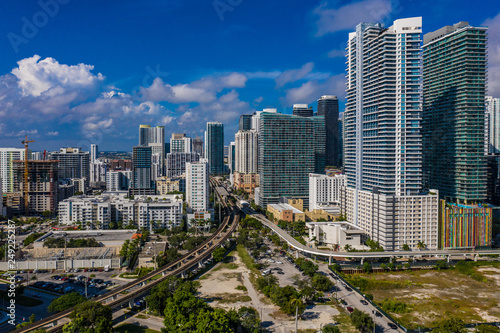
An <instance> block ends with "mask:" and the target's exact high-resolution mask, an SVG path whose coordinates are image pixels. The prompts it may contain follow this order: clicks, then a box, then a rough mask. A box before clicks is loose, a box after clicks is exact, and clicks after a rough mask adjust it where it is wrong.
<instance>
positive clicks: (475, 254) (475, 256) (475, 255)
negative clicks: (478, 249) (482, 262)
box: [474, 253, 478, 261]
mask: <svg viewBox="0 0 500 333" xmlns="http://www.w3.org/2000/svg"><path fill="white" fill-rule="evenodd" d="M477 257H478V255H477V253H474V261H477Z"/></svg>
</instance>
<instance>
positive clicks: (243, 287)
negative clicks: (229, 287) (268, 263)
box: [236, 286, 248, 291]
mask: <svg viewBox="0 0 500 333" xmlns="http://www.w3.org/2000/svg"><path fill="white" fill-rule="evenodd" d="M236 290H242V291H248V289H247V287H245V286H238V287H236Z"/></svg>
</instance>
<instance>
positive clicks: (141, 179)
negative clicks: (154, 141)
mask: <svg viewBox="0 0 500 333" xmlns="http://www.w3.org/2000/svg"><path fill="white" fill-rule="evenodd" d="M151 164H152V163H151V147H149V146H135V147H134V148H133V153H132V174H133V183H132V188H133V189H134V190H153V193H146V192H144V194H154V185H153V184H154V182H153V181H152V180H151ZM133 193H134V194H143V193H142V192H141V191H133Z"/></svg>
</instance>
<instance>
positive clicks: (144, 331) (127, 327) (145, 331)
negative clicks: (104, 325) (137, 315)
mask: <svg viewBox="0 0 500 333" xmlns="http://www.w3.org/2000/svg"><path fill="white" fill-rule="evenodd" d="M115 332H116V333H125V332H128V333H160V331H157V330H152V329H150V328H145V327H141V326H137V325H134V324H122V325H120V326H117V327H115Z"/></svg>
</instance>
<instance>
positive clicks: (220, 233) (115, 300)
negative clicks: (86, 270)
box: [11, 177, 239, 333]
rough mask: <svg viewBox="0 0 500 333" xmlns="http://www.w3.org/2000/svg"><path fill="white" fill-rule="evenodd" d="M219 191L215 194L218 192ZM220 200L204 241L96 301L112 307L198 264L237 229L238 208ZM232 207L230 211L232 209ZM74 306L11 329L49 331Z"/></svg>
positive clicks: (59, 326) (58, 327) (213, 182)
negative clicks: (219, 217) (220, 214)
mask: <svg viewBox="0 0 500 333" xmlns="http://www.w3.org/2000/svg"><path fill="white" fill-rule="evenodd" d="M210 184H211V185H212V187H213V188H214V193H215V192H216V191H215V187H217V186H219V183H218V182H217V180H216V179H215V178H213V177H210ZM217 195H218V194H217ZM219 199H220V200H219V201H220V204H221V205H222V206H223V209H224V211H225V213H226V215H228V216H226V217H225V218H224V219H223V221H222V223H221V225H220V226H219V227H218V228H217V230H216V231H215V232H214V233H213V234H212V235H211V236H210V237H209V238H208V239H206V240H205V241H204V242H203V243H201V244H200V245H199V246H197V247H196V248H195V249H193V250H191V251H189V252H188V253H186V254H185V255H183V256H182V257H180V258H179V259H177V260H175V261H173V262H171V263H169V264H167V265H165V266H163V267H161V268H159V269H157V270H155V271H152V272H150V273H148V274H146V275H145V276H143V277H142V278H138V279H136V280H135V281H133V282H130V283H127V284H126V285H123V286H120V287H117V288H114V289H112V290H110V291H109V292H108V293H106V294H104V295H101V296H99V297H97V298H95V299H93V301H95V302H101V303H102V304H103V305H106V306H109V307H111V308H115V307H117V306H118V305H120V304H123V303H126V302H129V301H131V300H134V299H135V298H137V297H139V296H141V295H143V294H144V293H146V292H147V291H149V290H150V289H151V288H153V287H154V286H156V285H158V284H159V283H161V282H163V281H165V280H166V279H167V278H168V277H171V276H177V275H180V274H182V273H183V272H185V271H186V270H188V269H190V268H191V267H193V266H194V265H196V264H198V263H199V262H200V261H202V260H203V259H204V258H206V257H207V256H209V255H210V254H211V253H212V252H213V251H214V250H215V249H216V248H217V247H219V246H221V245H222V244H224V243H225V242H226V241H227V239H228V238H229V237H230V236H231V235H232V233H233V232H234V230H235V229H236V227H237V225H238V223H239V214H238V212H239V208H238V207H237V206H238V205H237V206H236V207H235V206H233V205H232V204H231V203H230V202H229V203H228V202H226V200H225V199H223V198H222V197H220V196H219ZM231 209H232V210H233V211H231ZM227 227H229V229H228V230H227V231H226V230H225V229H226V228H227ZM158 274H161V275H162V276H161V277H159V278H158V279H155V280H151V279H152V278H153V277H155V276H157V275H158ZM136 286H139V288H138V289H136V290H134V291H132V292H129V293H126V294H124V293H123V292H125V291H127V290H129V289H131V288H134V287H136ZM73 310H74V307H73V308H70V309H67V310H64V311H61V312H58V313H56V314H54V315H52V316H49V317H46V318H44V319H42V320H39V321H36V322H34V323H33V324H30V325H28V326H25V327H22V328H18V329H15V330H13V331H11V332H12V333H25V332H30V331H33V330H36V329H40V328H45V329H46V330H48V331H50V332H57V331H60V330H62V327H63V325H64V324H65V323H64V324H60V323H58V322H59V321H61V320H62V319H65V318H68V317H69V315H70V314H71V313H72V312H73ZM50 324H52V325H53V326H52V327H46V326H48V325H50Z"/></svg>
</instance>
